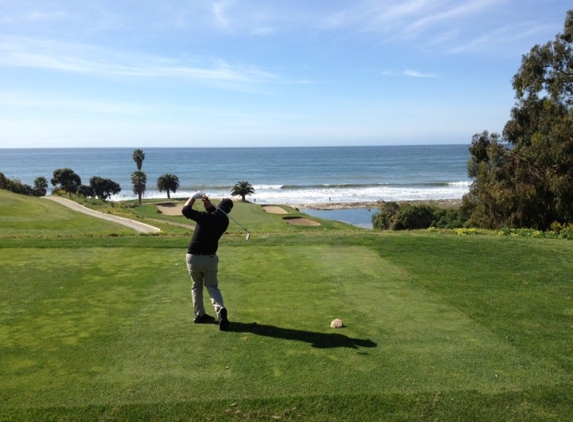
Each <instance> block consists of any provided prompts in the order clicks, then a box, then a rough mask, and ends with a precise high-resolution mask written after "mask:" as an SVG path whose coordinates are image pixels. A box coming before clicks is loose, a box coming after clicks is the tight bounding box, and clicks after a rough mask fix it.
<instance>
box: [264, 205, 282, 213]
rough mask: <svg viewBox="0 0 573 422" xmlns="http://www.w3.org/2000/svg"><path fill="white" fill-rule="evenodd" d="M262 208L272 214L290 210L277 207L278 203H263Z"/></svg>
mask: <svg viewBox="0 0 573 422" xmlns="http://www.w3.org/2000/svg"><path fill="white" fill-rule="evenodd" d="M261 208H262V209H263V210H264V211H266V212H268V213H271V214H288V211H285V210H284V209H283V208H281V207H277V206H276V205H263V206H262V207H261Z"/></svg>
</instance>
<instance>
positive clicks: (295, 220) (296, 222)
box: [283, 217, 320, 227]
mask: <svg viewBox="0 0 573 422" xmlns="http://www.w3.org/2000/svg"><path fill="white" fill-rule="evenodd" d="M283 220H285V221H286V222H287V223H289V224H292V225H293V226H313V227H314V226H320V223H319V222H317V221H312V220H309V219H308V218H303V217H284V218H283Z"/></svg>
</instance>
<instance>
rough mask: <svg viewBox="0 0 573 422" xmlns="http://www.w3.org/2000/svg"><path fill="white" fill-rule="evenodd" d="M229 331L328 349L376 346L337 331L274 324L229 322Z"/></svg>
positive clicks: (371, 342)
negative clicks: (312, 329) (291, 327)
mask: <svg viewBox="0 0 573 422" xmlns="http://www.w3.org/2000/svg"><path fill="white" fill-rule="evenodd" d="M229 331H231V332H236V333H252V334H256V335H259V336H265V337H272V338H281V339H284V340H296V341H304V342H307V343H310V344H311V346H312V347H316V348H317V349H330V348H334V347H348V348H352V349H358V348H359V347H376V346H378V345H377V344H376V343H374V342H373V341H372V340H362V339H358V338H351V337H348V336H345V335H344V334H337V333H329V334H326V333H317V332H314V331H304V330H293V329H290V328H281V327H275V326H274V325H261V324H257V323H256V322H253V323H251V324H245V323H243V322H233V321H232V322H231V324H230V325H229Z"/></svg>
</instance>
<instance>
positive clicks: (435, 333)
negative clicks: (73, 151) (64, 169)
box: [0, 199, 573, 421]
mask: <svg viewBox="0 0 573 422" xmlns="http://www.w3.org/2000/svg"><path fill="white" fill-rule="evenodd" d="M37 201H41V200H39V199H38V200H37ZM3 218H4V217H3ZM29 218H30V219H33V218H34V216H30V217H29ZM8 220H9V218H8ZM240 221H241V223H243V224H245V225H246V226H247V227H249V229H251V228H252V230H253V231H254V232H255V233H254V235H253V237H252V238H251V240H250V241H249V242H244V240H243V238H242V236H241V237H237V236H232V235H231V236H229V235H226V236H223V238H222V239H221V248H220V251H219V256H220V262H221V266H220V271H221V273H220V280H221V289H222V291H223V293H224V295H225V300H226V305H227V307H228V308H229V319H230V320H231V328H230V331H229V332H226V333H224V332H220V331H219V330H218V329H217V326H216V325H215V324H214V325H212V326H211V325H196V324H193V323H192V318H193V317H192V306H191V299H190V281H189V276H188V274H187V271H186V268H185V249H186V246H187V241H188V236H187V234H185V235H171V236H139V235H135V234H134V235H130V236H118V237H109V236H103V237H101V238H98V237H91V236H90V237H84V236H82V234H81V233H79V234H78V236H77V237H75V238H74V237H72V238H63V239H60V238H37V237H34V236H31V234H30V233H28V234H27V235H26V237H25V238H23V240H21V241H19V242H14V241H13V238H12V237H11V236H12V235H9V236H6V235H5V234H4V229H3V228H0V268H1V271H2V277H1V278H0V291H1V292H2V295H1V298H0V420H34V421H35V420H82V421H83V420H102V419H108V420H218V421H219V420H313V421H337V420H480V421H481V420H491V421H494V420H496V421H498V420H519V421H522V420H556V421H557V420H571V419H570V415H571V414H572V412H571V410H572V409H573V398H572V397H571V394H570V392H571V391H573V379H572V377H573V358H572V353H571V352H572V350H571V346H572V343H571V337H572V334H573V321H572V318H573V305H572V303H573V299H572V296H573V290H572V285H573V280H572V276H571V274H573V263H572V260H571V258H570V257H571V256H572V255H573V244H572V243H570V242H566V241H557V240H536V239H533V240H532V239H523V238H509V237H493V236H452V235H441V234H428V233H391V234H377V233H372V232H368V231H358V232H353V231H351V232H342V231H337V230H333V231H326V232H324V230H323V231H320V232H315V233H290V232H288V231H287V232H284V233H274V234H273V235H272V236H269V235H267V234H264V233H258V234H257V233H256V228H257V226H256V224H253V221H250V220H249V218H245V216H242V218H241V220H240ZM106 224H107V223H106ZM72 236H73V235H72ZM336 317H339V318H342V319H343V320H344V322H345V324H346V325H347V327H346V328H342V329H332V328H330V321H331V320H332V319H334V318H336Z"/></svg>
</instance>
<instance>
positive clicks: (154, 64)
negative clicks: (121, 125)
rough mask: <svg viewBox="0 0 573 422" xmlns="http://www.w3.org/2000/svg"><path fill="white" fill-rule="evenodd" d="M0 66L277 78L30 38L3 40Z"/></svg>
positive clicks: (253, 70)
mask: <svg viewBox="0 0 573 422" xmlns="http://www.w3.org/2000/svg"><path fill="white" fill-rule="evenodd" d="M0 65H2V66H10V67H26V68H36V69H50V70H57V71H63V72H74V73H84V74H91V75H95V76H121V77H125V76H130V77H131V76H132V77H143V78H180V79H184V80H186V81H190V82H193V81H197V82H212V83H219V82H220V83H243V84H264V83H268V82H272V81H275V80H277V79H278V76H277V75H275V74H273V73H271V72H268V71H265V70H262V69H259V68H257V67H255V66H245V65H242V66H232V65H230V64H228V63H227V62H225V61H222V60H211V62H210V63H209V64H194V63H186V62H183V61H178V60H175V59H166V58H162V57H156V56H149V55H137V54H126V53H122V52H117V51H113V50H109V49H105V48H101V47H96V46H92V45H87V44H78V43H69V42H59V41H52V40H38V39H32V38H7V39H5V40H3V41H2V42H1V43H0ZM227 87H228V88H232V87H233V86H232V85H227Z"/></svg>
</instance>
